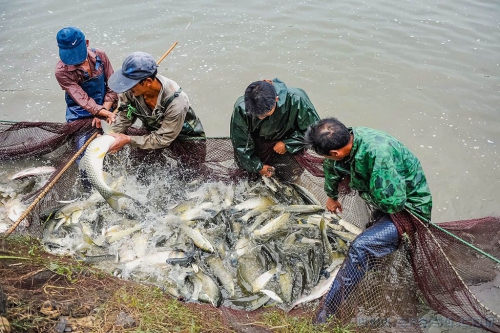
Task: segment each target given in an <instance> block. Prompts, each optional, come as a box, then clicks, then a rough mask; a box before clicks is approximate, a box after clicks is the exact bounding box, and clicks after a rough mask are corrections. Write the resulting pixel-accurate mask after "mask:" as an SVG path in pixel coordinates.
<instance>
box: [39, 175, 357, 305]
mask: <svg viewBox="0 0 500 333" xmlns="http://www.w3.org/2000/svg"><path fill="white" fill-rule="evenodd" d="M164 173H165V172H164ZM154 174H155V173H154V172H153V173H152V175H154ZM152 177H153V176H152ZM155 177H156V178H153V179H150V181H149V182H144V181H142V182H139V181H135V182H134V181H133V180H131V179H127V180H126V181H124V178H123V177H120V178H117V180H116V181H114V182H113V183H111V184H110V186H109V190H108V189H107V190H106V191H107V193H129V194H130V195H131V196H133V197H134V200H130V199H129V197H128V196H119V197H120V198H119V200H118V197H117V198H116V200H113V201H112V203H113V207H111V206H110V205H108V204H107V203H106V201H107V202H108V203H109V202H110V201H109V200H106V201H105V200H104V198H103V196H102V195H100V194H99V192H97V191H96V192H95V193H94V194H92V195H91V196H90V197H89V198H87V199H85V200H77V201H75V202H71V203H66V204H61V205H60V206H58V207H54V209H52V210H49V211H47V212H44V213H43V214H42V215H43V216H41V219H42V220H43V221H46V222H45V224H44V231H43V239H42V242H43V244H44V246H45V248H46V249H47V251H49V252H52V253H55V254H70V255H73V256H75V257H76V258H78V259H80V260H83V261H85V262H88V263H92V264H94V265H96V266H98V267H101V268H102V269H104V270H107V271H108V272H109V273H111V274H114V275H116V276H119V277H121V278H123V279H130V280H134V281H139V282H144V283H151V284H155V285H158V286H160V287H162V288H163V289H164V290H166V291H168V292H169V293H170V294H171V295H173V296H174V297H179V298H182V299H185V300H187V301H195V302H207V303H210V304H212V305H213V306H217V307H218V306H220V305H221V304H223V305H225V306H229V307H232V308H236V309H244V310H249V311H250V310H254V309H257V308H259V307H262V306H270V305H275V306H278V307H280V308H282V309H284V310H289V309H291V308H293V307H295V306H296V305H298V304H301V303H305V302H309V301H312V300H315V299H318V298H319V297H321V296H322V295H323V294H325V293H326V292H327V291H328V289H329V287H330V285H331V283H332V281H333V279H334V278H335V274H336V273H337V271H338V269H339V267H340V265H341V263H342V261H343V258H344V256H345V254H346V251H347V248H348V246H349V243H350V242H352V241H353V240H354V238H355V237H356V235H357V234H358V233H359V232H361V231H360V230H359V229H358V228H356V227H355V226H353V225H351V224H349V223H348V222H345V221H343V220H342V219H340V218H339V217H338V216H337V215H335V214H331V213H328V212H325V211H324V209H323V207H322V205H321V203H319V202H318V201H317V200H316V199H315V198H314V196H313V195H312V194H310V193H309V192H308V191H307V190H306V189H305V188H304V187H302V186H300V185H297V184H292V183H284V182H280V181H278V180H277V179H275V178H267V177H263V178H262V179H259V180H257V181H248V180H242V181H240V182H238V183H229V184H227V183H223V182H210V181H209V182H206V181H204V180H194V181H191V182H187V183H186V182H185V181H183V180H182V179H179V178H176V177H175V176H173V173H168V172H167V173H166V174H162V175H161V176H160V175H156V176H155ZM132 194H133V195H132Z"/></svg>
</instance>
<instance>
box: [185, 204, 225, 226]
mask: <svg viewBox="0 0 500 333" xmlns="http://www.w3.org/2000/svg"><path fill="white" fill-rule="evenodd" d="M218 212H219V210H218V209H217V208H216V207H215V205H214V203H213V202H204V203H202V204H200V205H198V206H197V207H193V208H190V209H188V210H186V211H185V212H184V213H182V214H181V219H182V220H183V221H192V220H204V219H209V218H213V217H214V216H215V215H217V213H218Z"/></svg>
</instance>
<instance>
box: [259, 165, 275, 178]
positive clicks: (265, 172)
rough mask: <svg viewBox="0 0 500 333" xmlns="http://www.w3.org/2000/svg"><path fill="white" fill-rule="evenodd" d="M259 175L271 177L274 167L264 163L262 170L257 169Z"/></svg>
mask: <svg viewBox="0 0 500 333" xmlns="http://www.w3.org/2000/svg"><path fill="white" fill-rule="evenodd" d="M259 173H260V175H261V176H264V177H271V176H273V175H274V168H273V167H272V166H270V165H264V166H263V167H262V170H260V171H259Z"/></svg>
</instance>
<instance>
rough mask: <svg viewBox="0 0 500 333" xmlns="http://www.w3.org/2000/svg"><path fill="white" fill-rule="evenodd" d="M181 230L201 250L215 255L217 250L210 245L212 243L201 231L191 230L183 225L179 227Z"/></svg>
mask: <svg viewBox="0 0 500 333" xmlns="http://www.w3.org/2000/svg"><path fill="white" fill-rule="evenodd" d="M179 229H181V231H182V232H183V233H184V234H185V235H186V236H188V237H189V238H191V239H192V240H193V243H194V244H195V245H196V246H197V247H199V248H200V249H202V250H204V251H207V252H210V253H214V252H215V249H214V247H213V246H212V244H210V242H209V241H208V240H207V239H206V238H205V236H203V235H202V234H201V232H200V231H199V230H197V229H193V228H190V227H188V226H187V225H181V226H180V227H179Z"/></svg>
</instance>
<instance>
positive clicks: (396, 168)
mask: <svg viewBox="0 0 500 333" xmlns="http://www.w3.org/2000/svg"><path fill="white" fill-rule="evenodd" d="M305 141H306V143H308V144H309V145H311V147H312V148H313V149H314V151H316V152H317V153H318V154H320V155H323V156H324V157H325V161H324V163H323V167H324V171H325V192H326V193H327V195H328V199H327V202H326V208H327V209H328V210H329V211H331V212H342V205H341V204H340V202H339V201H338V185H339V183H340V181H341V180H342V179H343V178H344V177H345V176H350V184H349V186H350V187H351V189H354V190H357V191H358V192H359V194H360V196H361V197H362V198H363V199H364V200H365V201H367V202H368V203H369V204H370V205H372V206H373V207H374V208H375V209H377V210H378V211H380V212H382V213H383V215H382V216H381V217H379V219H378V220H377V221H375V223H374V224H373V225H372V226H371V227H369V228H368V229H366V230H365V231H363V232H362V233H361V234H360V235H359V236H358V237H357V238H356V239H355V240H354V242H353V243H352V244H351V246H350V248H349V251H348V253H347V257H346V260H345V262H344V264H343V266H342V268H341V269H340V270H339V272H338V273H337V277H336V278H335V280H334V282H333V284H332V287H331V288H330V291H329V292H328V295H327V298H326V300H325V302H324V305H323V308H322V309H321V311H320V313H319V315H318V318H317V322H324V321H325V320H326V318H327V317H328V316H331V315H334V314H335V313H336V312H337V310H338V306H339V304H340V303H341V302H342V300H344V299H345V298H346V297H347V296H348V295H349V293H350V292H351V291H352V290H353V289H354V287H355V286H356V284H357V283H358V282H359V281H360V280H361V279H362V278H363V276H364V274H365V273H366V271H368V270H369V269H371V265H372V262H373V259H374V258H377V257H383V256H386V255H388V254H390V253H392V252H393V251H395V250H397V248H398V246H399V234H398V231H397V228H396V226H395V225H394V223H393V221H392V219H391V217H390V215H389V214H393V213H397V212H401V211H403V210H405V209H406V210H407V211H409V212H410V213H412V214H413V215H415V216H416V217H418V218H419V219H421V220H422V221H424V222H430V219H431V209H432V197H431V193H430V190H429V187H428V185H427V180H426V178H425V175H424V172H423V170H422V167H421V165H420V161H419V160H418V159H417V158H416V157H415V155H413V154H412V153H411V152H410V151H409V150H408V148H407V147H405V146H404V145H403V144H402V143H401V142H399V141H398V140H396V139H395V138H393V137H392V136H390V135H389V134H387V133H384V132H382V131H378V130H375V129H371V128H366V127H353V128H347V127H346V126H345V125H344V124H342V123H341V122H340V121H339V120H337V119H336V118H327V119H324V120H321V121H320V122H318V123H316V124H314V125H312V126H311V127H310V128H309V129H308V131H307V133H306V137H305Z"/></svg>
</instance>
